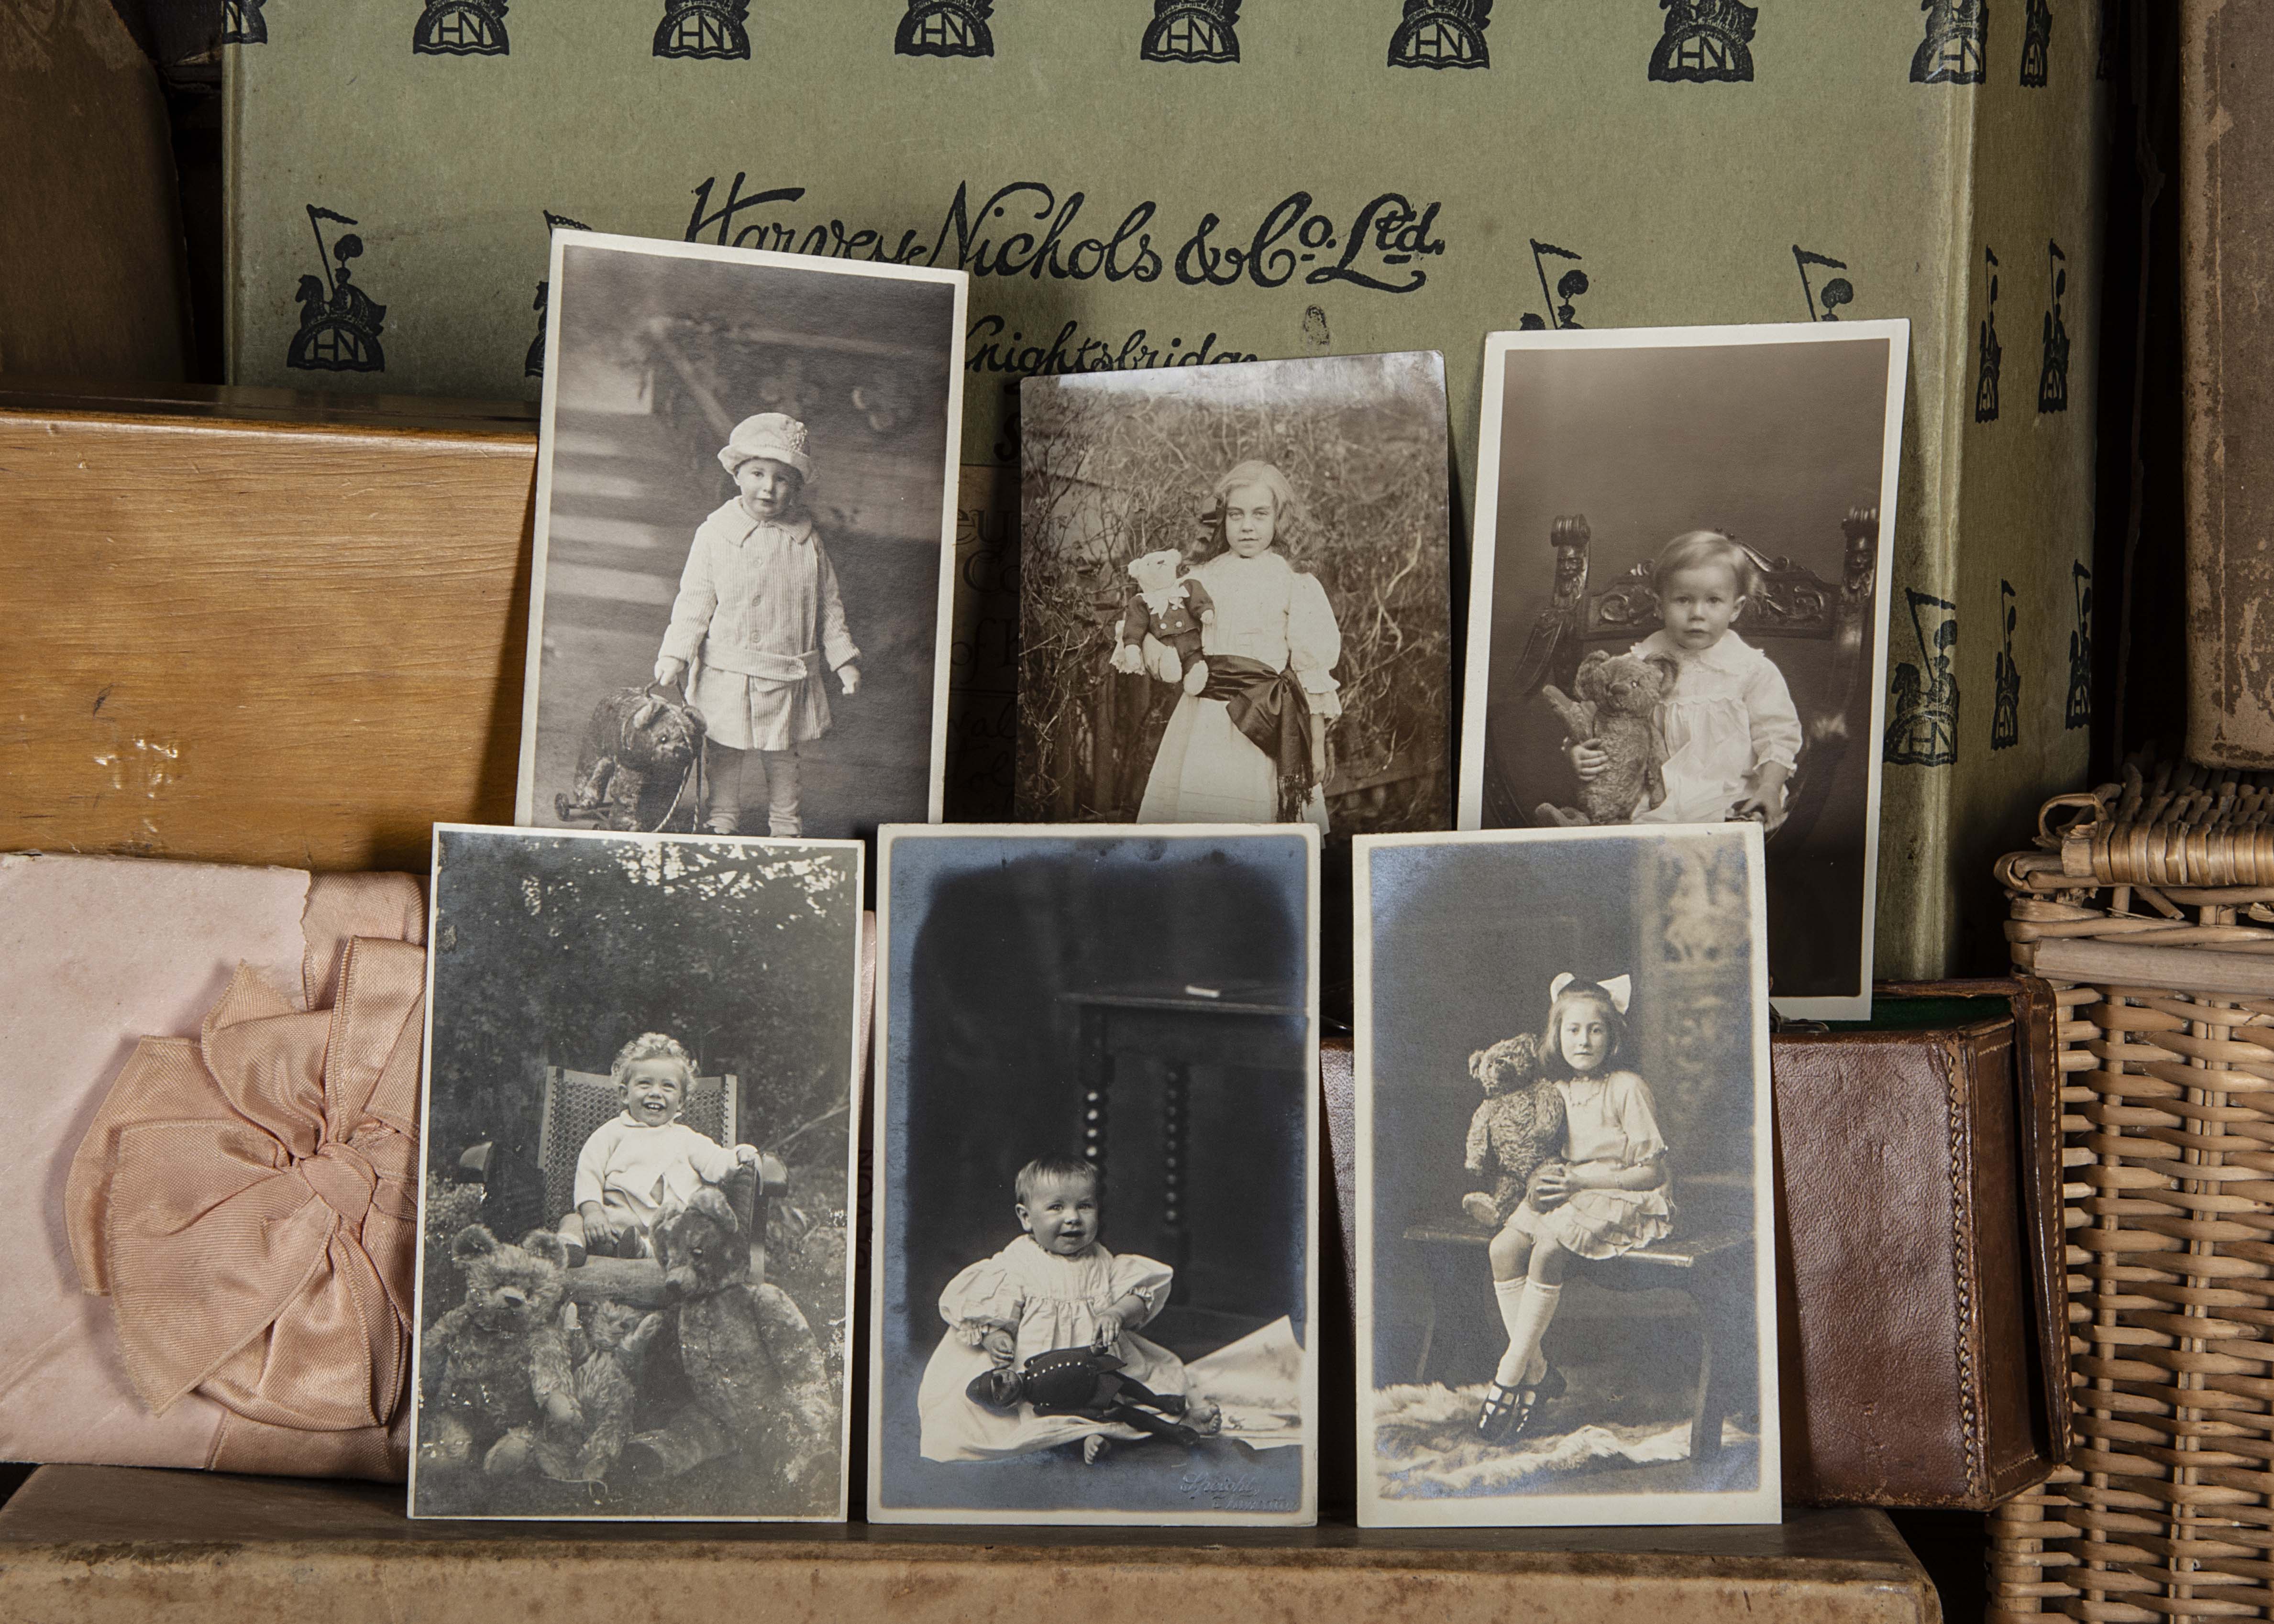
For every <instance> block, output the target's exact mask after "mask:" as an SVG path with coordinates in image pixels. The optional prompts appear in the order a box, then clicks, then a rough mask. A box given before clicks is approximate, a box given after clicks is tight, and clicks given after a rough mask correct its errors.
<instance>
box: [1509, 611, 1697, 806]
mask: <svg viewBox="0 0 2274 1624" xmlns="http://www.w3.org/2000/svg"><path fill="white" fill-rule="evenodd" d="M1680 673H1681V668H1680V667H1679V666H1677V665H1675V663H1674V661H1673V660H1672V659H1670V658H1668V657H1667V656H1665V655H1663V654H1652V655H1641V654H1611V653H1607V652H1606V651H1604V650H1600V649H1598V650H1595V651H1594V652H1593V654H1590V655H1589V656H1587V658H1585V659H1583V660H1581V661H1580V662H1579V671H1578V674H1577V677H1576V678H1575V679H1574V680H1573V682H1572V686H1573V687H1574V688H1577V689H1578V690H1579V697H1578V698H1577V699H1573V698H1572V697H1571V696H1570V695H1568V694H1566V693H1564V691H1563V690H1562V688H1557V687H1556V686H1555V684H1554V683H1552V682H1551V683H1549V684H1547V686H1546V687H1545V688H1541V689H1540V692H1541V693H1542V694H1544V695H1546V696H1547V703H1549V704H1550V705H1552V706H1554V707H1555V714H1556V715H1557V716H1559V717H1561V718H1563V726H1564V729H1565V731H1566V732H1567V733H1569V734H1570V737H1571V738H1572V739H1573V740H1574V741H1585V742H1586V743H1590V744H1593V746H1594V747H1595V748H1597V749H1599V750H1601V751H1602V752H1603V753H1604V754H1605V755H1606V756H1609V757H1610V761H1609V763H1608V765H1606V766H1605V767H1604V769H1603V770H1602V771H1600V772H1599V773H1597V774H1596V775H1595V776H1594V777H1593V778H1590V779H1588V780H1587V781H1585V783H1583V784H1581V785H1580V786H1579V806H1578V808H1577V810H1574V809H1573V808H1569V807H1558V806H1556V805H1555V804H1554V803H1552V802H1548V801H1542V802H1541V803H1540V807H1539V808H1538V812H1537V816H1538V817H1539V820H1540V823H1543V824H1547V823H1561V824H1564V825H1566V826H1570V825H1577V824H1584V823H1632V822H1633V821H1634V815H1635V810H1636V808H1638V807H1640V808H1649V807H1655V806H1657V805H1659V804H1660V802H1662V801H1665V799H1666V774H1665V771H1664V768H1665V766H1666V737H1665V735H1664V734H1663V733H1660V731H1659V726H1658V706H1659V702H1660V701H1661V700H1663V699H1664V698H1665V697H1666V696H1667V695H1668V694H1670V693H1672V692H1673V691H1674V682H1675V677H1677V676H1678V675H1679V674H1680Z"/></svg>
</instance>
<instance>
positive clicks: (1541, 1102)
mask: <svg viewBox="0 0 2274 1624" xmlns="http://www.w3.org/2000/svg"><path fill="white" fill-rule="evenodd" d="M1469 1075H1470V1076H1471V1077H1473V1078H1475V1079H1476V1080H1477V1085H1478V1086H1480V1088H1482V1089H1483V1090H1484V1091H1485V1100H1484V1103H1483V1104H1482V1105H1480V1106H1478V1107H1477V1110H1476V1115H1475V1116H1472V1117H1470V1118H1469V1142H1468V1156H1467V1158H1466V1161H1465V1166H1466V1168H1467V1169H1468V1170H1469V1171H1470V1172H1472V1173H1475V1174H1479V1175H1481V1176H1485V1177H1490V1178H1491V1179H1492V1180H1493V1188H1492V1193H1491V1194H1489V1195H1487V1194H1486V1193H1485V1192H1482V1191H1476V1192H1472V1193H1471V1194H1468V1195H1465V1196H1463V1197H1462V1198H1461V1210H1462V1211H1463V1212H1465V1213H1466V1214H1468V1215H1469V1217H1470V1218H1471V1219H1472V1220H1473V1221H1474V1222H1478V1223H1480V1224H1485V1225H1487V1226H1488V1227H1490V1228H1492V1229H1498V1228H1499V1227H1500V1226H1501V1225H1502V1224H1503V1223H1506V1222H1508V1218H1509V1214H1511V1213H1513V1212H1514V1211H1515V1210H1516V1209H1517V1207H1518V1206H1519V1205H1520V1204H1521V1203H1522V1202H1523V1200H1524V1196H1525V1190H1526V1189H1527V1188H1528V1187H1529V1185H1530V1184H1531V1182H1532V1177H1533V1175H1535V1174H1536V1173H1538V1172H1539V1171H1540V1169H1541V1168H1543V1167H1545V1166H1547V1164H1548V1163H1549V1162H1553V1161H1554V1160H1555V1156H1556V1153H1557V1152H1558V1151H1559V1150H1561V1149H1562V1146H1563V1096H1562V1094H1559V1093H1557V1092H1556V1089H1555V1084H1554V1083H1551V1082H1549V1081H1548V1080H1547V1079H1546V1078H1543V1077H1542V1076H1540V1039H1538V1038H1537V1037H1534V1036H1533V1035H1532V1034H1530V1033H1525V1034H1522V1035H1520V1036H1517V1037H1512V1038H1502V1040H1501V1041H1499V1042H1497V1043H1495V1044H1493V1045H1492V1046H1491V1047H1490V1048H1488V1049H1479V1050H1478V1051H1477V1052H1476V1053H1475V1054H1473V1055H1471V1056H1469Z"/></svg>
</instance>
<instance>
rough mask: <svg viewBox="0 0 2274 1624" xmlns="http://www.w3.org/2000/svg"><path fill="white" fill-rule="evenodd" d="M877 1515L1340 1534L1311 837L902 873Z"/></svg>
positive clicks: (922, 863)
mask: <svg viewBox="0 0 2274 1624" xmlns="http://www.w3.org/2000/svg"><path fill="white" fill-rule="evenodd" d="M879 861H880V864H881V877H880V882H879V887H878V891H879V905H878V937H879V946H878V955H877V1087H876V1096H877V1097H876V1107H875V1109H876V1129H875V1140H874V1149H873V1156H874V1162H875V1173H876V1179H875V1185H876V1188H875V1196H874V1214H875V1217H874V1222H873V1236H874V1239H873V1246H874V1251H873V1253H872V1259H871V1266H870V1281H871V1293H872V1305H873V1306H872V1312H871V1315H870V1327H869V1347H870V1405H869V1456H868V1485H869V1518H870V1521H871V1522H1030V1523H1031V1522H1087V1523H1109V1522H1120V1523H1172V1522H1193V1523H1200V1522H1216V1523H1283V1524H1301V1525H1308V1524H1309V1523H1311V1522H1314V1521H1315V1519H1316V1515H1317V1509H1316V1508H1317V1463H1316V1456H1315V1443H1314V1440H1315V1433H1316V1422H1315V1417H1316V1411H1317V1405H1318V1391H1317V1375H1316V1370H1315V1362H1314V1351H1315V1350H1316V1347H1317V1336H1318V1321H1317V1316H1316V1305H1317V1302H1318V1279H1317V1267H1318V1265H1317V1251H1318V1244H1317V1214H1318V1102H1317V1099H1316V1079H1317V1076H1318V1044H1317V1038H1316V1033H1315V1027H1316V1021H1317V1004H1318V994H1317V981H1318V921H1317V914H1316V898H1317V893H1318V868H1319V837H1318V833H1317V831H1316V830H1314V829H1312V828H1309V827H1306V826H1302V825H1296V826H1293V827H1282V828H1278V829H1271V830H1261V829H1235V828H1208V827H1201V826H1195V827H1192V828H1186V829H1174V830H1136V829H1132V828H1129V827H1127V826H1121V827H1117V828H1107V829H1099V830H1095V831H1092V830H1087V829H1085V830H1081V831H1059V830H1047V831H1046V830H1036V829H1033V828H1027V827H1017V826H1004V825H998V826H982V825H972V826H961V825H957V826H944V827H938V828H930V829H927V828H923V827H918V826H903V827H898V828H893V829H888V830H886V831H885V832H884V836H883V852H882V855H881V857H880V859H879Z"/></svg>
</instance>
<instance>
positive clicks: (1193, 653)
mask: <svg viewBox="0 0 2274 1624" xmlns="http://www.w3.org/2000/svg"><path fill="white" fill-rule="evenodd" d="M1184 566H1185V555H1184V554H1183V553H1179V552H1178V551H1177V550H1176V549H1175V548H1174V547H1163V548H1162V549H1161V550H1160V551H1159V552H1157V553H1144V554H1141V556H1139V557H1137V558H1133V559H1131V560H1129V578H1130V579H1131V580H1132V581H1134V582H1135V583H1137V590H1135V591H1133V592H1132V593H1131V594H1130V595H1129V601H1128V602H1127V603H1126V605H1123V607H1122V611H1121V641H1120V646H1119V647H1118V648H1117V649H1115V650H1114V651H1113V669H1114V670H1116V671H1118V672H1120V673H1123V674H1124V675H1126V676H1132V677H1133V676H1137V675H1139V674H1140V673H1143V672H1145V671H1148V670H1149V671H1151V672H1152V673H1153V674H1154V675H1155V676H1156V677H1158V678H1160V680H1162V681H1163V682H1181V683H1182V684H1183V685H1184V689H1185V692H1186V693H1187V694H1197V693H1199V692H1200V691H1201V689H1202V688H1206V687H1207V686H1208V662H1207V661H1206V660H1204V659H1202V658H1201V628H1204V627H1206V626H1208V625H1209V624H1211V623H1212V622H1213V621H1214V620H1216V600H1215V599H1214V598H1210V597H1209V590H1208V588H1206V587H1204V586H1202V585H1201V583H1200V582H1199V580H1198V579H1196V578H1195V577H1193V576H1192V575H1183V574H1181V573H1180V572H1181V571H1182V570H1183V568H1184Z"/></svg>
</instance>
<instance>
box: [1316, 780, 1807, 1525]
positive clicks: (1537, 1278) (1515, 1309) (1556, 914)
mask: <svg viewBox="0 0 2274 1624" xmlns="http://www.w3.org/2000/svg"><path fill="white" fill-rule="evenodd" d="M1761 848H1762V839H1761V833H1760V831H1759V829H1758V827H1757V826H1755V825H1753V824H1751V823H1733V824H1722V825H1719V826H1714V827H1699V826H1694V825H1693V826H1675V827H1668V828H1663V829H1650V828H1639V827H1638V828H1624V829H1585V830H1579V829H1572V830H1536V829H1535V830H1510V831H1487V832H1478V833H1464V834H1454V835H1437V836H1428V835H1411V836H1395V835H1387V836H1378V837H1371V838H1364V839H1361V840H1360V841H1359V844H1358V847H1357V852H1356V862H1357V869H1358V871H1357V875H1356V891H1357V911H1358V921H1357V944H1358V1004H1357V1046H1356V1047H1357V1056H1356V1058H1357V1079H1356V1080H1357V1092H1356V1111H1355V1115H1356V1122H1357V1135H1356V1138H1357V1175H1358V1183H1357V1220H1358V1222H1357V1239H1358V1273H1357V1309H1358V1373H1359V1383H1358V1386H1359V1392H1358V1405H1359V1434H1358V1436H1359V1446H1358V1447H1359V1521H1360V1522H1361V1523H1364V1524H1367V1525H1368V1526H1374V1527H1389V1526H1431V1525H1444V1524H1476V1525H1481V1526H1495V1525H1506V1526H1515V1525H1521V1524H1547V1525H1555V1524H1601V1523H1649V1522H1776V1521H1777V1520H1778V1518H1779V1516H1780V1515H1781V1494H1780V1491H1779V1436H1778V1411H1777V1381H1778V1372H1777V1351H1776V1350H1777V1327H1776V1292H1775V1283H1774V1254H1775V1245H1774V1237H1775V1234H1776V1228H1775V1222H1774V1217H1773V1207H1774V1206H1775V1203H1776V1188H1777V1186H1776V1176H1775V1172H1774V1169H1773V1162H1772V1157H1771V1139H1770V1132H1769V1064H1768V1004H1767V998H1766V991H1767V974H1766V962H1765V959H1764V956H1763V953H1762V937H1763V930H1762V920H1763V911H1762V885H1761ZM1480 1096H1481V1097H1480Z"/></svg>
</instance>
